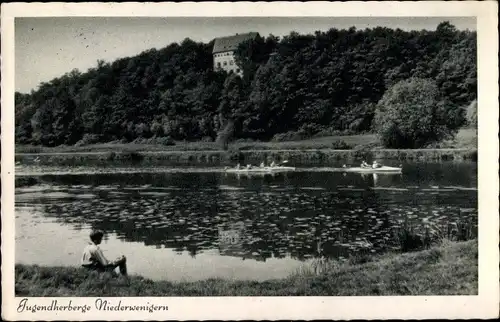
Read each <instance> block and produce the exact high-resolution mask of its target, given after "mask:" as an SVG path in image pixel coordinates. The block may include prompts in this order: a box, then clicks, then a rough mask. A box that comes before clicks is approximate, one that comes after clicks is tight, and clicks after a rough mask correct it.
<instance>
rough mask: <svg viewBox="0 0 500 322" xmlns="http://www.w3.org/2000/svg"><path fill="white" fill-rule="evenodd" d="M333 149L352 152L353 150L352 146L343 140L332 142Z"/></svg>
mask: <svg viewBox="0 0 500 322" xmlns="http://www.w3.org/2000/svg"><path fill="white" fill-rule="evenodd" d="M332 149H335V150H350V149H352V146H350V145H349V144H347V143H345V141H342V140H336V141H333V142H332Z"/></svg>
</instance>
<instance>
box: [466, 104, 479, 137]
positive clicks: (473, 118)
mask: <svg viewBox="0 0 500 322" xmlns="http://www.w3.org/2000/svg"><path fill="white" fill-rule="evenodd" d="M467 123H468V124H467V125H468V126H470V127H472V128H474V129H476V131H477V100H474V101H472V103H470V104H469V106H468V107H467Z"/></svg>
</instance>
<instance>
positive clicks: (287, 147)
mask: <svg viewBox="0 0 500 322" xmlns="http://www.w3.org/2000/svg"><path fill="white" fill-rule="evenodd" d="M361 159H364V160H367V161H371V160H375V159H379V160H397V161H447V160H458V161H462V160H472V161H476V160H477V136H476V133H475V131H474V130H471V129H463V130H461V131H460V132H459V133H458V134H457V136H456V137H455V139H454V140H452V141H446V142H442V143H441V144H439V145H437V146H436V148H432V149H431V148H428V149H406V150H398V149H383V148H381V147H380V142H379V141H378V138H377V137H376V136H375V135H373V134H366V135H350V136H330V137H321V138H314V139H308V140H301V141H290V142H235V143H232V144H230V146H229V148H228V150H227V151H223V150H221V149H220V146H218V145H217V144H216V143H213V142H177V143H176V145H174V146H163V145H155V144H135V143H130V144H122V143H108V144H94V145H87V146H62V147H54V148H49V147H39V146H16V162H19V163H21V164H31V163H33V162H37V163H40V164H43V165H96V164H107V163H109V162H113V163H130V162H133V163H146V164H148V163H152V164H160V165H177V164H184V165H186V164H214V165H234V163H236V162H240V163H242V164H246V163H253V164H260V162H262V161H266V162H271V161H273V160H274V161H280V160H289V161H290V162H293V163H296V164H301V163H302V164H311V163H323V164H328V163H335V162H339V161H342V162H346V163H348V162H355V163H356V162H359V160H361ZM35 160H36V161H35Z"/></svg>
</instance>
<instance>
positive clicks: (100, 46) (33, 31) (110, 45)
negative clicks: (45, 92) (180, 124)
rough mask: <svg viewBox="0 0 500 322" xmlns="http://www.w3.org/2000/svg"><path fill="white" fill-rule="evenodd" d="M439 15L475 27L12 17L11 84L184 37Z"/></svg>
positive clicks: (27, 86)
mask: <svg viewBox="0 0 500 322" xmlns="http://www.w3.org/2000/svg"><path fill="white" fill-rule="evenodd" d="M442 21H450V22H451V23H452V24H453V25H454V26H455V27H457V28H458V29H469V30H476V19H475V17H446V18H440V17H364V18H363V17H291V18H287V17H167V18H158V17H151V18H150V17H134V18H130V17H48V18H16V19H15V60H16V63H15V79H16V80H15V89H16V91H18V92H22V93H29V92H30V91H31V90H32V89H36V88H37V87H38V85H39V84H40V83H41V82H46V81H50V80H51V79H53V78H55V77H59V76H61V75H63V74H64V73H67V72H69V71H71V70H72V69H75V68H76V69H78V70H80V71H81V72H85V71H86V70H88V69H89V68H91V67H95V66H97V60H104V61H106V62H112V61H114V60H116V59H118V58H121V57H130V56H134V55H137V54H139V53H141V52H142V51H144V50H147V49H150V48H157V49H160V48H163V47H166V46H168V45H169V44H171V43H173V42H181V41H182V40H183V39H185V38H191V39H192V40H195V41H202V42H209V41H211V40H212V39H214V38H216V37H222V36H227V35H232V34H235V33H244V32H249V31H256V32H258V33H260V35H261V36H268V35H269V34H273V35H275V36H284V35H288V34H289V33H290V32H291V31H296V32H299V33H301V34H306V33H313V32H314V31H317V30H321V31H327V30H328V29H330V28H337V29H347V28H350V27H352V26H355V27H356V28H358V29H364V28H374V27H377V26H384V27H389V28H401V29H403V30H421V29H428V30H434V29H436V26H437V25H438V24H439V23H440V22H442Z"/></svg>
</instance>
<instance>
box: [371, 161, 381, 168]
mask: <svg viewBox="0 0 500 322" xmlns="http://www.w3.org/2000/svg"><path fill="white" fill-rule="evenodd" d="M380 167H381V165H380V163H378V162H377V161H373V165H372V168H373V169H377V168H380Z"/></svg>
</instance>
